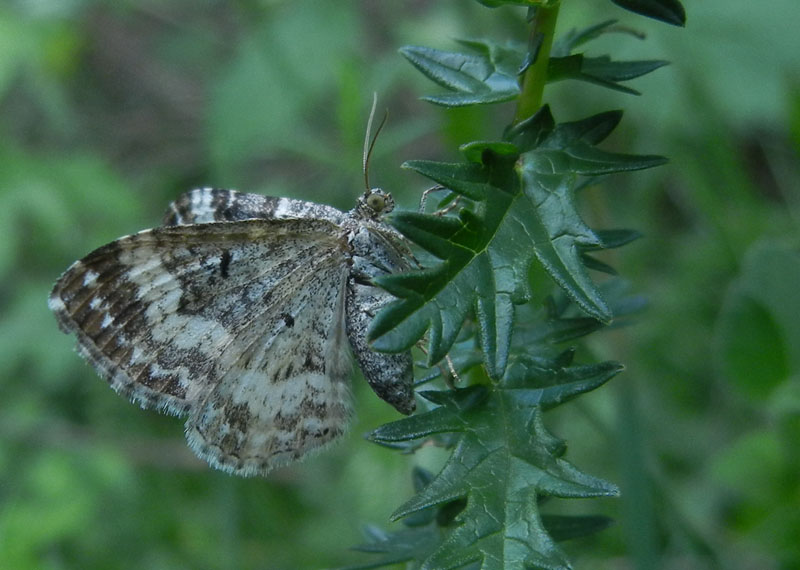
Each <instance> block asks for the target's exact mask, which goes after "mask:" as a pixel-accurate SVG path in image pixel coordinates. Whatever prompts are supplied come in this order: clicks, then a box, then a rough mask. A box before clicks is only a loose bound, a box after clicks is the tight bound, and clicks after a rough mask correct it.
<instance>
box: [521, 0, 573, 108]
mask: <svg viewBox="0 0 800 570" xmlns="http://www.w3.org/2000/svg"><path fill="white" fill-rule="evenodd" d="M560 6H561V1H560V0H555V1H552V2H545V3H544V4H543V5H540V6H537V7H535V8H530V16H529V19H530V22H531V26H532V27H531V35H530V39H529V44H528V61H527V62H526V63H525V64H523V65H524V66H525V69H524V71H523V72H522V79H521V82H522V87H521V93H520V95H519V99H518V100H517V111H516V113H515V114H514V124H516V123H519V122H520V121H523V120H525V119H527V118H528V117H530V116H532V115H533V114H534V113H536V111H538V110H539V107H541V106H542V93H543V92H544V86H545V84H546V83H547V64H548V62H549V61H550V49H551V48H552V46H553V37H554V36H555V29H556V20H558V9H559V7H560Z"/></svg>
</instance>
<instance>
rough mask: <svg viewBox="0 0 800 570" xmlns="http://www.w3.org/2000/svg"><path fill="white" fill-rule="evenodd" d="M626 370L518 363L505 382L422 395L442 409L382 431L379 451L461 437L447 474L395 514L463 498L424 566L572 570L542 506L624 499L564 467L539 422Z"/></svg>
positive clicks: (556, 444) (560, 447) (559, 445)
mask: <svg viewBox="0 0 800 570" xmlns="http://www.w3.org/2000/svg"><path fill="white" fill-rule="evenodd" d="M620 369H621V367H620V366H619V365H618V364H616V363H612V362H608V363H603V364H597V365H590V366H572V367H564V366H561V365H560V361H559V359H555V360H553V359H551V360H547V359H537V358H531V357H523V358H519V359H514V361H513V362H512V363H511V364H510V365H509V367H508V370H507V373H506V375H505V377H504V379H503V380H502V382H501V383H499V384H497V385H495V386H492V387H484V386H472V387H468V388H464V389H454V390H448V391H443V392H425V393H423V396H424V397H425V398H426V399H428V400H431V401H433V402H434V403H435V404H437V407H436V408H434V409H433V410H432V411H430V412H427V413H423V414H418V415H416V416H412V417H409V418H405V419H403V420H400V421H397V422H393V423H390V424H387V425H385V426H382V427H380V428H378V429H377V430H375V431H374V432H373V433H372V434H371V436H370V437H371V439H373V440H375V441H380V442H394V441H406V440H409V439H418V438H422V437H428V436H430V435H432V434H436V433H441V432H443V431H445V432H451V433H455V434H457V435H458V439H457V442H456V444H455V448H454V450H453V453H452V455H451V457H450V459H449V460H448V461H447V463H446V464H445V466H444V467H443V469H442V471H441V472H440V473H439V474H438V475H437V476H436V477H435V478H433V480H431V481H430V483H428V484H427V486H425V487H424V488H423V489H422V490H421V491H419V492H418V494H417V495H415V496H414V497H413V498H412V499H411V500H409V501H408V502H406V503H405V504H404V505H403V506H402V507H400V508H399V509H398V510H397V511H396V512H395V514H394V515H393V516H394V518H402V517H407V516H409V515H411V514H413V513H417V512H420V511H424V510H426V509H431V508H437V507H438V506H440V505H444V504H448V503H450V502H452V501H456V500H459V499H466V506H465V507H464V509H463V510H461V511H460V512H458V514H457V516H456V518H455V523H456V524H455V525H453V526H451V527H450V528H446V529H442V530H443V532H444V536H443V540H442V541H441V543H440V545H439V546H438V547H437V548H436V549H435V550H433V551H432V552H431V553H430V554H429V556H427V557H426V558H424V559H420V558H416V560H418V561H420V560H424V561H423V562H422V565H421V567H422V568H430V569H432V568H457V567H459V566H461V565H464V564H468V563H475V564H476V567H480V568H482V569H487V570H488V569H495V568H496V569H500V568H512V569H514V568H518V569H520V570H522V569H523V568H530V567H534V568H568V567H569V565H568V563H567V561H566V558H565V557H564V555H563V554H562V552H561V550H560V549H559V548H558V546H557V545H556V543H555V540H554V539H553V538H552V537H551V536H550V535H549V534H548V532H547V529H546V527H545V524H544V523H543V519H542V517H541V515H540V513H539V499H540V498H542V497H548V496H550V497H596V496H611V495H616V494H617V492H618V491H617V489H616V487H615V486H613V485H611V484H609V483H607V482H605V481H602V480H600V479H597V478H595V477H591V476H589V475H586V474H584V473H581V472H580V471H578V470H577V469H576V468H575V467H573V466H572V465H571V464H569V463H568V462H566V461H565V460H564V459H562V458H561V456H562V455H563V454H564V451H565V446H564V444H563V442H561V441H560V440H558V439H556V438H555V437H553V436H552V435H551V434H550V433H548V432H547V430H546V429H545V427H544V425H543V423H542V417H541V414H542V411H543V410H544V409H546V408H549V407H552V406H555V405H558V404H559V403H562V402H564V401H566V400H569V399H571V398H574V397H576V396H577V395H579V394H582V393H584V392H587V391H589V390H592V389H594V388H596V387H598V386H600V385H602V384H603V383H604V382H606V381H607V380H608V379H610V378H611V377H612V376H614V375H615V374H617V373H618V372H619V370H620ZM551 522H552V519H551ZM581 528H582V529H583V530H587V527H586V526H584V527H581ZM565 532H566V531H565ZM576 533H577V531H576Z"/></svg>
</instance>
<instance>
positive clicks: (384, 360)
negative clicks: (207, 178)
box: [49, 186, 415, 476]
mask: <svg viewBox="0 0 800 570" xmlns="http://www.w3.org/2000/svg"><path fill="white" fill-rule="evenodd" d="M367 188H368V189H367V190H366V191H365V192H364V194H363V195H361V196H360V197H359V199H358V201H357V203H356V206H355V207H354V208H353V209H352V210H351V211H349V212H342V211H340V210H337V209H335V208H333V207H330V206H326V205H321V204H315V203H311V202H305V201H301V200H294V199H288V198H273V197H267V196H262V195H258V194H246V193H240V192H236V191H234V190H222V189H211V188H203V189H197V190H193V191H191V192H188V193H186V194H184V195H183V196H181V197H180V198H178V199H177V200H176V201H175V202H173V203H172V204H171V205H170V206H169V208H168V209H167V212H166V215H165V218H164V225H163V226H162V227H158V228H155V229H148V230H144V231H142V232H139V233H136V234H133V235H128V236H125V237H121V238H119V239H117V240H116V241H113V242H111V243H109V244H107V245H104V246H102V247H100V248H98V249H96V250H95V251H93V252H91V253H90V254H89V255H87V256H86V257H84V258H83V259H81V260H79V261H76V262H75V263H73V264H72V266H70V267H69V268H68V269H67V270H66V272H64V274H63V275H62V276H61V277H60V278H59V279H58V281H57V283H56V284H55V287H54V288H53V291H52V293H51V295H50V298H49V307H50V309H51V310H52V311H53V312H54V313H55V316H56V318H57V320H58V323H59V325H60V327H61V329H62V330H63V331H64V332H66V333H69V334H72V335H74V336H75V337H76V339H77V349H78V352H79V353H80V354H81V356H83V357H84V358H85V359H86V360H87V361H88V362H89V363H90V364H91V365H92V366H93V367H94V368H95V369H96V371H97V372H98V374H99V375H100V376H102V377H103V378H104V379H106V380H107V381H108V382H109V383H110V385H111V387H112V388H113V389H114V390H115V391H117V392H118V393H120V394H122V395H124V396H127V397H128V398H130V399H132V400H133V401H135V402H138V403H139V404H140V405H141V406H142V407H144V408H154V409H157V410H160V411H162V412H166V413H171V414H176V415H188V419H187V421H186V426H185V427H186V430H185V431H186V438H187V440H188V443H189V445H190V447H191V448H192V449H193V450H194V452H195V453H196V454H197V455H198V456H199V457H201V458H202V459H204V460H206V461H207V462H208V463H209V464H210V465H212V466H213V467H216V468H219V469H222V470H224V471H227V472H229V473H233V474H236V475H243V476H250V475H257V474H259V475H263V474H265V473H267V472H268V471H270V470H271V469H273V468H275V467H277V466H280V465H284V464H286V463H288V462H291V461H293V460H297V459H299V458H301V457H303V456H305V455H306V454H308V453H309V452H312V451H315V450H318V449H320V448H322V447H324V446H325V445H327V444H329V443H330V442H332V441H334V440H335V439H336V438H337V437H339V436H340V435H342V433H344V431H345V430H346V428H347V426H348V423H349V420H350V418H351V416H352V413H353V406H352V401H351V393H350V381H349V379H350V375H351V371H352V364H351V356H350V353H351V351H352V354H353V355H354V356H355V360H356V362H357V363H358V365H359V366H360V368H361V370H362V372H363V373H364V376H365V378H366V380H367V382H368V383H369V385H370V386H371V387H372V389H373V390H374V391H375V393H376V394H377V395H378V396H379V397H380V398H382V399H383V400H385V401H386V402H388V403H389V404H391V405H392V406H394V407H395V408H396V409H397V410H398V411H400V412H402V413H404V414H410V413H411V412H412V411H413V410H414V408H415V400H414V394H413V389H412V360H411V355H410V353H408V352H405V353H399V354H384V353H378V352H375V351H373V350H371V348H370V347H369V346H368V344H367V340H366V331H367V328H368V326H369V323H370V321H371V319H372V318H373V316H374V315H375V314H376V313H377V311H379V310H380V309H381V308H382V307H383V306H385V305H386V304H387V303H388V302H390V301H391V300H392V298H393V297H392V296H391V295H390V294H389V293H387V292H385V291H383V290H382V289H379V288H377V287H375V286H374V285H373V283H372V280H373V279H374V278H375V277H376V276H379V275H383V274H386V273H389V272H394V271H397V270H400V269H405V268H408V266H409V262H408V260H409V254H410V252H408V250H407V248H406V247H405V246H404V243H403V241H402V239H401V238H400V236H399V234H397V233H396V232H395V231H394V230H393V229H392V228H391V227H389V226H388V225H387V224H385V223H384V222H382V221H381V218H382V216H383V215H384V214H386V213H388V212H390V211H391V210H392V208H393V207H394V202H393V200H392V197H391V195H390V194H388V193H385V192H383V191H382V190H380V189H369V186H367Z"/></svg>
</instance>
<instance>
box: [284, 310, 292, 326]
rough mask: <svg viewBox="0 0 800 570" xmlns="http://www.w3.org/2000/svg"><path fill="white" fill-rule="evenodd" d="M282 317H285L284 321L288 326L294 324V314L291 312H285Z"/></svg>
mask: <svg viewBox="0 0 800 570" xmlns="http://www.w3.org/2000/svg"><path fill="white" fill-rule="evenodd" d="M281 318H282V319H283V322H284V323H286V326H287V327H293V326H294V317H293V316H292V315H290V314H289V313H283V314H282V315H281Z"/></svg>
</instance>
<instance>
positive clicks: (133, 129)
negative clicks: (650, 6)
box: [0, 0, 800, 570]
mask: <svg viewBox="0 0 800 570" xmlns="http://www.w3.org/2000/svg"><path fill="white" fill-rule="evenodd" d="M686 4H687V5H686V7H687V11H688V22H689V23H688V26H687V28H686V29H683V30H679V29H674V28H670V27H668V26H665V25H662V24H657V23H651V22H649V21H645V20H644V19H643V18H637V17H635V16H633V15H631V14H629V13H627V12H624V11H622V10H620V9H618V8H616V7H615V6H613V5H612V4H611V3H610V2H605V1H602V0H591V1H589V0H572V1H567V0H565V1H564V6H563V8H562V15H561V20H560V23H559V29H560V30H561V31H565V30H567V29H568V28H569V27H572V26H583V25H588V24H592V23H597V22H599V21H602V20H605V19H608V18H620V19H621V21H622V22H623V23H624V24H626V25H630V26H633V27H635V28H637V29H640V30H643V31H646V32H647V35H648V37H647V40H646V41H644V42H641V41H638V40H636V39H633V38H631V37H629V36H625V35H613V36H609V37H604V38H603V39H602V40H601V41H600V42H598V43H597V44H596V45H590V46H589V47H588V49H587V51H588V53H590V54H594V55H600V54H602V53H609V52H610V53H611V54H612V55H614V56H615V57H618V58H622V59H626V58H627V59H632V58H664V59H669V60H671V61H672V62H673V63H672V65H671V66H670V67H667V68H665V69H662V70H659V71H658V72H656V73H654V74H653V75H651V76H648V77H645V78H643V79H640V80H637V81H636V82H634V84H633V85H632V86H633V87H635V88H637V89H639V90H640V91H642V93H643V95H642V96H641V97H638V98H637V97H631V96H626V95H622V94H619V93H614V92H606V91H604V90H602V89H600V88H598V87H594V86H591V85H587V84H578V83H562V84H557V85H554V86H551V87H549V88H548V90H547V91H546V93H545V97H546V99H547V100H548V101H549V102H550V104H551V105H552V107H553V109H554V112H555V114H556V117H557V118H558V119H560V120H573V119H577V118H580V117H584V116H587V115H589V114H592V113H594V112H599V111H603V110H607V109H611V108H623V109H625V110H626V116H625V119H624V120H623V123H622V126H621V128H620V129H619V130H618V132H617V133H615V135H614V136H613V137H612V139H611V140H610V141H609V142H608V143H606V145H605V147H606V148H609V149H613V150H619V151H627V152H640V153H659V154H665V155H667V156H669V157H670V159H671V163H670V164H669V165H667V166H665V167H661V168H659V169H656V170H653V171H649V172H644V173H637V174H633V175H627V176H621V177H618V178H614V179H612V180H610V181H609V182H608V183H607V184H606V185H605V187H604V188H603V189H594V190H592V191H591V193H589V194H587V195H586V196H585V197H584V198H585V199H584V206H585V213H586V216H587V218H588V219H589V220H590V222H591V223H592V224H593V225H594V226H595V227H634V228H638V229H640V230H642V231H643V232H644V233H645V238H644V239H642V240H640V241H638V242H636V243H634V244H633V245H631V246H629V247H626V248H624V249H623V250H621V251H620V252H616V253H615V255H614V257H613V258H612V259H610V261H612V262H613V263H614V264H615V265H616V266H617V267H618V268H619V269H620V272H621V273H622V275H624V276H625V277H626V278H627V279H628V280H629V281H630V286H631V289H632V291H634V292H637V293H644V294H646V295H647V296H648V297H649V299H650V306H649V309H648V310H647V312H645V313H643V314H641V315H640V316H639V317H638V322H637V323H636V324H635V325H634V326H632V327H626V328H622V329H618V330H614V331H609V332H606V333H600V334H596V335H594V338H592V339H591V340H590V342H589V347H588V348H589V349H590V351H589V352H588V353H585V354H589V355H591V356H590V357H591V358H594V359H597V360H599V359H617V360H622V361H623V362H625V363H626V365H627V372H626V373H624V374H623V375H621V376H619V377H617V378H616V379H614V380H613V381H612V382H611V383H610V384H609V385H608V386H606V387H604V388H602V389H601V390H599V391H597V392H595V393H592V394H590V395H588V396H585V397H584V398H583V399H582V400H579V401H577V402H575V403H573V404H570V405H567V406H564V407H563V408H561V409H558V410H556V411H554V412H553V413H552V414H550V419H549V422H550V424H549V425H550V427H551V429H552V430H553V432H554V433H555V434H557V435H559V436H561V437H564V438H566V439H567V442H568V443H569V444H570V451H569V454H568V458H569V459H570V460H571V461H573V462H574V463H576V464H577V465H578V466H580V467H581V468H582V469H583V470H585V471H587V472H589V473H593V474H596V475H599V476H602V477H605V478H607V479H609V480H612V481H615V482H617V483H618V484H619V485H620V487H621V488H622V492H623V495H622V498H620V499H616V500H598V501H558V502H557V503H558V504H556V503H553V504H552V508H553V509H556V510H558V509H560V510H561V512H580V513H603V514H608V515H611V516H614V517H615V518H616V519H617V521H618V524H617V525H616V526H614V527H612V528H610V529H608V530H606V531H604V532H603V533H602V534H600V535H597V536H596V537H593V538H590V539H584V540H580V541H575V542H573V543H567V544H565V548H566V549H567V551H568V552H569V553H570V555H571V556H572V557H573V559H574V563H575V566H576V567H577V568H593V569H633V568H638V569H650V568H653V569H656V568H665V569H673V568H674V569H684V568H687V569H703V568H725V569H728V568H731V569H773V568H774V569H784V568H786V569H791V568H800V375H799V374H798V371H799V370H800V294H798V291H799V290H800V255H798V251H800V250H799V249H798V245H800V244H799V243H798V233H797V229H798V212H799V210H798V205H799V203H800V192H799V191H798V187H799V184H800V167H799V166H798V150H800V61H798V44H797V40H796V29H795V26H794V23H793V21H794V20H796V18H795V16H796V14H797V10H796V0H774V1H772V2H770V3H769V9H767V8H766V7H754V6H753V5H752V3H749V2H744V1H743V0H733V1H731V0H705V1H704V2H692V1H688V2H686ZM523 15H524V13H523V12H521V11H520V10H513V9H502V10H488V9H485V8H482V7H481V6H480V5H478V4H477V3H476V2H467V1H466V0H440V1H436V2H434V1H424V0H415V1H407V2H399V1H397V0H360V1H355V0H354V1H337V2H332V1H330V0H293V1H281V0H260V1H259V0H240V1H238V2H223V1H219V0H217V1H215V0H206V1H202V2H197V1H195V2H190V1H188V0H184V1H169V2H157V1H155V0H152V1H141V2H131V1H123V2H103V1H100V0H69V1H60V0H35V1H34V0H9V1H5V2H3V3H2V4H0V121H1V123H0V199H1V201H0V204H1V205H2V207H0V231H2V235H1V236H0V237H2V239H0V319H1V320H0V568H8V569H20V570H26V569H51V568H52V569H60V568H65V569H73V568H80V569H94V568H103V569H117V568H119V569H140V568H148V569H160V568H165V569H166V568H169V569H173V568H193V569H195V568H196V569H214V570H216V569H240V568H241V569H248V568H253V569H256V568H258V569H264V568H269V569H273V568H274V569H295V568H321V567H328V566H335V565H337V564H344V563H347V562H348V561H353V560H355V559H356V558H355V557H354V554H353V553H352V552H349V551H348V550H347V548H348V547H349V546H352V545H354V544H357V543H360V542H361V541H362V535H361V528H362V525H363V524H365V523H376V524H380V525H385V524H386V521H387V519H388V516H389V514H390V513H391V512H392V510H393V509H394V508H395V507H397V506H398V505H399V504H400V503H401V502H402V501H403V500H404V499H405V498H407V497H408V496H409V494H410V493H411V485H410V476H409V475H410V469H411V466H412V464H414V463H419V464H423V465H426V466H428V467H435V466H436V465H437V462H440V461H441V459H442V457H441V455H437V452H436V450H425V451H424V452H422V453H420V454H418V455H417V456H415V457H403V456H399V455H397V454H394V453H392V452H390V451H387V450H385V449H382V448H379V447H378V446H375V445H372V444H369V443H367V442H365V441H363V439H362V435H363V434H364V433H365V432H367V431H368V430H370V429H372V428H374V427H376V426H377V425H379V424H380V423H382V422H386V421H390V420H392V419H396V418H397V415H396V413H395V412H393V410H392V409H391V408H390V407H389V406H388V405H386V404H384V403H382V402H380V401H379V400H377V399H376V398H375V397H374V396H373V395H372V394H371V393H370V391H369V389H368V388H365V385H364V383H363V382H362V381H361V380H360V379H356V380H355V389H356V394H357V398H358V412H359V416H358V421H357V423H356V424H355V425H354V426H353V429H352V432H351V435H350V437H348V438H347V440H346V441H345V442H343V443H342V444H341V445H339V446H337V447H336V448H334V449H333V450H331V451H330V452H326V453H324V454H321V455H319V456H316V457H313V458H311V459H308V460H307V461H305V462H303V463H301V464H299V465H295V466H291V467H287V468H284V469H281V470H279V471H276V472H274V474H272V475H271V476H270V477H269V478H267V479H249V480H245V479H235V478H232V477H229V476H227V475H224V474H222V473H220V472H216V471H213V470H210V469H209V468H207V467H206V465H205V464H204V463H201V462H200V461H199V460H197V459H195V458H194V456H193V455H192V454H191V452H190V451H189V449H188V448H187V447H186V446H185V444H184V440H183V435H182V421H181V420H179V419H176V418H169V417H164V416H161V415H159V414H157V413H155V412H150V411H142V410H140V409H138V408H137V407H136V406H133V405H131V404H129V403H128V402H126V401H125V400H124V399H122V398H120V397H118V396H116V395H114V394H113V392H112V391H111V390H109V388H108V387H107V385H106V384H105V382H103V381H102V380H100V379H99V378H97V376H96V375H95V374H94V372H93V371H92V370H91V369H90V368H89V367H88V366H87V365H85V364H84V363H83V362H82V361H81V360H80V359H79V358H78V356H77V355H76V354H75V353H74V352H73V351H72V341H71V340H70V339H69V338H67V337H66V336H64V335H62V334H61V333H60V332H59V331H58V330H57V327H56V323H55V320H54V318H53V317H52V315H51V314H50V313H49V312H48V310H47V308H46V299H47V295H48V292H49V289H50V287H51V286H52V283H53V282H54V281H55V279H56V278H57V277H58V275H59V273H60V272H61V271H63V270H64V269H65V268H66V267H67V266H68V265H69V263H71V262H72V261H74V260H75V259H78V258H79V257H82V256H83V255H85V254H86V253H88V252H89V251H90V250H92V249H93V248H95V247H97V246H99V245H101V244H103V243H105V242H107V241H110V240H112V239H114V238H116V237H118V236H120V235H123V234H126V233H131V232H134V231H137V230H140V229H143V228H146V227H151V226H153V225H156V224H157V223H158V222H159V220H160V216H161V213H162V212H163V210H164V208H165V207H166V205H167V203H168V202H169V201H170V200H172V199H174V198H175V197H176V196H177V195H178V194H180V193H181V192H183V191H185V190H187V189H190V188H192V187H195V186H205V185H210V186H217V187H232V188H238V189H242V190H247V191H253V192H262V193H266V194H271V195H281V196H293V197H298V198H303V199H308V200H314V201H320V202H325V203H328V204H332V205H334V206H337V207H340V208H342V209H349V208H350V207H351V205H352V203H353V200H354V198H355V196H356V195H357V193H359V192H360V191H361V190H362V189H363V182H362V179H361V164H360V161H361V145H362V140H363V135H364V129H365V123H366V116H367V113H368V109H369V103H370V101H371V98H372V93H373V92H377V93H378V95H379V99H380V106H379V108H382V107H388V108H389V110H390V118H389V123H388V126H387V127H386V129H385V130H384V134H383V135H382V136H381V139H380V141H379V143H378V146H377V150H376V155H375V158H374V160H373V163H372V183H373V184H376V185H380V186H382V187H384V188H386V189H389V190H391V191H392V192H393V193H394V194H395V196H396V197H397V198H398V201H399V203H400V204H401V205H402V206H404V207H411V208H413V207H416V206H415V205H416V202H417V200H418V196H419V193H420V191H421V190H422V189H424V188H425V187H426V182H425V181H424V180H422V179H420V178H419V177H416V176H415V175H413V174H411V173H409V172H407V171H402V170H400V169H399V164H401V163H402V161H403V160H407V159H412V158H428V159H443V160H457V159H458V157H457V152H456V150H455V149H456V148H457V145H458V144H460V143H463V142H467V141H469V140H472V139H473V138H482V139H485V138H490V137H497V136H499V134H500V129H501V127H502V125H503V124H504V121H507V120H508V119H509V118H510V117H511V115H512V112H513V109H512V108H511V107H508V106H498V107H494V108H492V109H489V110H486V109H481V110H471V109H470V110H456V111H444V110H442V109H437V108H433V107H431V106H429V105H427V104H425V103H422V102H420V101H418V100H417V97H418V96H419V95H421V94H424V93H427V92H430V91H431V90H435V89H436V88H435V87H434V86H433V85H432V84H429V83H428V82H427V81H426V80H425V79H424V78H422V77H420V76H419V75H418V74H417V73H416V72H415V71H414V70H413V69H412V68H411V66H410V65H408V64H407V63H406V62H405V61H404V60H403V59H402V58H401V57H400V56H399V55H398V54H397V52H396V50H397V48H398V47H400V46H401V45H404V44H419V45H428V46H433V47H438V48H442V49H456V46H455V45H454V43H453V39H454V38H462V37H476V36H477V37H485V38H493V39H498V40H504V39H507V38H517V39H519V38H523V37H524V33H525V28H524V22H523V18H522V16H523ZM548 506H550V505H548ZM551 510H552V509H551Z"/></svg>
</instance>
